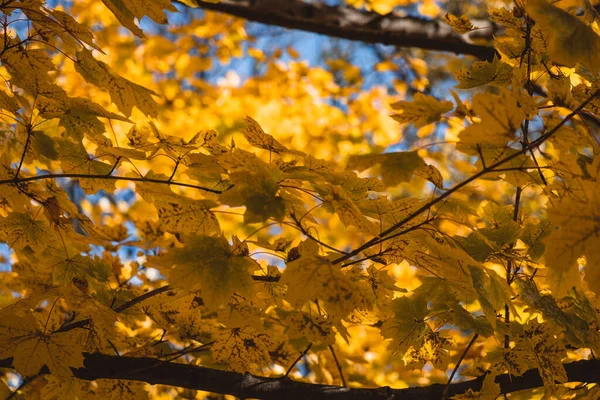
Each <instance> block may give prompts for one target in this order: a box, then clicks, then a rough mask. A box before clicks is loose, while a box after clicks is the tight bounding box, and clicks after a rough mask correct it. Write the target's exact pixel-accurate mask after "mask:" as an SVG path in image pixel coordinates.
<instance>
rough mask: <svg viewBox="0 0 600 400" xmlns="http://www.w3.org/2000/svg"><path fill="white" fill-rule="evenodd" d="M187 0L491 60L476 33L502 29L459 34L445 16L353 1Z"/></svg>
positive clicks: (307, 27) (270, 21)
mask: <svg viewBox="0 0 600 400" xmlns="http://www.w3.org/2000/svg"><path fill="white" fill-rule="evenodd" d="M185 3H186V4H194V3H195V4H197V5H198V7H201V8H203V9H206V10H212V11H219V12H222V13H226V14H229V15H233V16H236V17H240V18H244V19H247V20H249V21H255V22H261V23H263V24H267V25H276V26H281V27H284V28H291V29H298V30H303V31H308V32H314V33H320V34H323V35H327V36H332V37H338V38H343V39H349V40H355V41H361V42H366V43H380V44H387V45H393V46H398V47H416V48H420V49H425V50H437V51H448V52H452V53H456V54H468V55H472V56H475V57H477V58H480V59H485V60H492V59H493V58H494V54H495V50H494V49H493V47H489V46H482V45H478V44H474V43H472V42H471V40H472V39H473V38H476V37H477V38H481V37H485V38H488V39H491V38H492V36H493V35H494V34H496V33H497V32H495V30H497V29H498V28H497V27H495V26H494V25H492V24H491V23H490V22H488V21H485V22H484V21H482V22H481V24H479V23H477V24H476V25H478V24H479V25H480V26H478V27H479V28H483V29H479V30H477V31H474V32H471V33H470V34H467V35H459V34H457V33H455V32H454V31H453V30H452V29H451V28H450V27H449V26H448V25H446V24H445V23H443V22H440V21H433V20H428V19H424V18H418V17H410V16H399V15H396V14H394V13H390V14H387V15H381V14H378V13H375V12H369V11H363V10H359V9H356V8H352V7H347V6H330V5H326V4H321V3H318V2H314V3H307V2H305V1H302V0H285V1H280V0H220V1H218V2H209V1H202V0H186V1H185ZM482 24H485V25H482Z"/></svg>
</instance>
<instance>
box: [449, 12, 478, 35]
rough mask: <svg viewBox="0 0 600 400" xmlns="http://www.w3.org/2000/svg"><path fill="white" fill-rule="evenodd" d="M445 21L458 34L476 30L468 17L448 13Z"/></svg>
mask: <svg viewBox="0 0 600 400" xmlns="http://www.w3.org/2000/svg"><path fill="white" fill-rule="evenodd" d="M444 20H445V21H446V23H447V24H448V25H450V28H452V30H453V31H454V32H456V33H458V34H463V33H468V32H471V31H472V30H473V29H474V26H473V24H472V23H471V21H469V18H467V16H466V15H461V16H460V17H457V16H456V15H453V14H449V13H446V15H444Z"/></svg>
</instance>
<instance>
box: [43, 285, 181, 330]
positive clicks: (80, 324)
mask: <svg viewBox="0 0 600 400" xmlns="http://www.w3.org/2000/svg"><path fill="white" fill-rule="evenodd" d="M171 289H172V288H171V287H170V286H169V285H167V286H163V287H159V288H157V289H154V290H151V291H149V292H148V293H144V294H143V295H141V296H138V297H135V298H133V299H131V300H129V301H127V302H125V303H123V304H121V305H120V306H118V307H117V308H115V309H114V310H113V311H114V312H116V313H121V312H123V311H125V310H127V309H128V308H131V307H133V306H135V305H136V304H138V303H141V302H142V301H144V300H146V299H149V298H150V297H154V296H156V295H158V294H161V293H163V292H166V291H169V290H171ZM91 321H92V319H91V318H86V319H82V320H79V321H75V322H72V323H70V324H66V325H63V326H61V327H60V328H59V329H57V330H56V331H54V333H58V332H67V331H70V330H72V329H75V328H83V327H84V326H86V325H88V324H89V323H90V322H91Z"/></svg>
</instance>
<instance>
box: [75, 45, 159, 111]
mask: <svg viewBox="0 0 600 400" xmlns="http://www.w3.org/2000/svg"><path fill="white" fill-rule="evenodd" d="M75 69H76V70H77V72H79V73H80V74H81V75H82V76H83V77H84V78H85V80H86V81H88V82H90V83H92V84H94V85H96V86H98V87H100V88H104V89H106V90H108V91H109V92H110V98H111V100H112V101H113V103H115V104H116V105H117V107H118V108H119V111H121V112H122V113H123V114H125V115H126V116H127V117H129V116H130V115H131V110H132V109H133V107H134V106H135V107H137V108H138V109H140V111H142V112H143V113H144V114H146V115H148V116H151V117H156V116H157V115H158V107H157V105H156V102H155V101H154V99H153V98H152V95H156V93H154V92H153V91H152V90H150V89H146V88H145V87H143V86H140V85H138V84H136V83H133V82H131V81H129V80H127V79H125V78H122V77H120V76H118V75H116V74H114V73H113V72H112V71H110V68H109V67H108V65H106V64H105V63H104V62H102V61H98V60H96V59H95V58H94V56H92V52H91V51H89V50H87V49H83V50H81V51H78V52H77V62H76V63H75Z"/></svg>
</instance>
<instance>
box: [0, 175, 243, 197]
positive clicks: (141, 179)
mask: <svg viewBox="0 0 600 400" xmlns="http://www.w3.org/2000/svg"><path fill="white" fill-rule="evenodd" d="M60 178H75V179H107V180H115V181H130V182H144V183H159V184H164V185H176V186H182V187H188V188H192V189H198V190H203V191H205V192H210V193H216V194H221V193H223V192H225V191H227V190H229V189H231V188H232V187H233V185H231V186H229V187H228V188H227V189H225V190H216V189H210V188H207V187H204V186H199V185H194V184H191V183H184V182H174V181H171V182H169V181H166V180H161V179H153V178H144V177H139V178H137V177H132V176H118V175H96V174H69V173H66V174H45V175H35V176H28V177H26V178H12V179H3V180H0V185H6V184H11V183H12V184H19V183H22V182H32V181H40V180H44V179H60Z"/></svg>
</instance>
